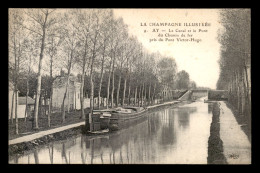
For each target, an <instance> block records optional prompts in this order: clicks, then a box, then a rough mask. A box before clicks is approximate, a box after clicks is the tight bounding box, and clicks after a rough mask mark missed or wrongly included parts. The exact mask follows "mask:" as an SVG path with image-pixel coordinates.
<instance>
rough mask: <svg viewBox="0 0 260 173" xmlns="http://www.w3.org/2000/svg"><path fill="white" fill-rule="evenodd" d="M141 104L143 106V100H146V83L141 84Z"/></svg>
mask: <svg viewBox="0 0 260 173" xmlns="http://www.w3.org/2000/svg"><path fill="white" fill-rule="evenodd" d="M140 89H141V106H143V100H144V96H143V95H144V83H143V85H142V86H141V88H140Z"/></svg>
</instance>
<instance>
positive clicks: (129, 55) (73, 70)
mask: <svg viewBox="0 0 260 173" xmlns="http://www.w3.org/2000/svg"><path fill="white" fill-rule="evenodd" d="M8 93H9V94H8V95H9V98H8V105H9V108H8V110H9V112H8V155H9V157H8V163H9V164H203V165H207V164H246V165H248V164H251V9H249V8H240V9H236V8H230V9H224V8H223V9H221V8H218V9H212V8H211V9H201V8H200V9H194V8H193V9H184V8H181V9H179V8H166V9H162V8H153V9H151V8H143V9H137V8H127V9H120V8H117V9H113V8H111V9H110V8H106V9H105V8H104V9H102V8H93V9H91V8H79V9H77V8H9V9H8Z"/></svg>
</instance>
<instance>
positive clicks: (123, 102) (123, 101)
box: [122, 77, 126, 106]
mask: <svg viewBox="0 0 260 173" xmlns="http://www.w3.org/2000/svg"><path fill="white" fill-rule="evenodd" d="M125 91H126V77H125V80H124V91H123V98H122V106H124V105H125Z"/></svg>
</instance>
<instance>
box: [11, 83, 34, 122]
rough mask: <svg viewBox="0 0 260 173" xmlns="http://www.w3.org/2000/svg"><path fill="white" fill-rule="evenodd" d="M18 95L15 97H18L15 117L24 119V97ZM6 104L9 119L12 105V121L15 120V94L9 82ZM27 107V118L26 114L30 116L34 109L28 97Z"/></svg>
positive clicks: (32, 102)
mask: <svg viewBox="0 0 260 173" xmlns="http://www.w3.org/2000/svg"><path fill="white" fill-rule="evenodd" d="M18 93H19V91H18ZM18 93H17V97H18V104H17V117H18V118H24V115H25V108H26V97H19V96H18ZM13 96H14V98H13ZM12 101H13V104H12ZM8 103H9V114H8V115H9V119H11V113H12V105H13V119H15V94H14V84H13V83H12V82H9V98H8ZM27 105H28V109H27V111H28V112H27V116H28V114H29V115H30V114H31V112H32V111H33V109H34V99H32V98H31V97H28V100H27Z"/></svg>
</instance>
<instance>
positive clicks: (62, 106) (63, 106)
mask: <svg viewBox="0 0 260 173" xmlns="http://www.w3.org/2000/svg"><path fill="white" fill-rule="evenodd" d="M68 83H69V74H68V79H67V82H66V89H65V93H64V96H63V100H62V105H61V111H62V123H65V119H66V117H65V99H66V96H67V92H68Z"/></svg>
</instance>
